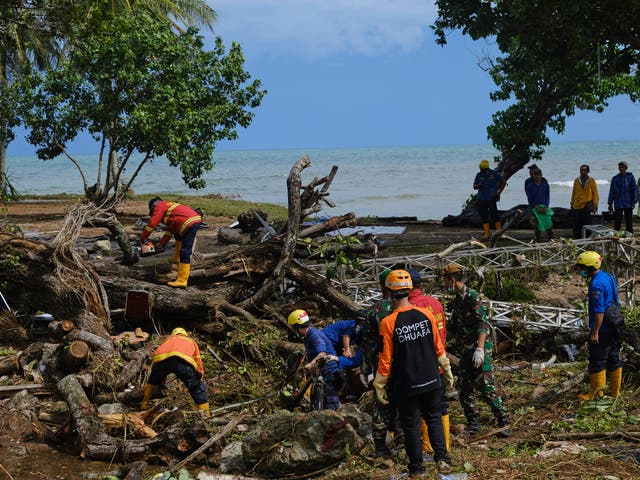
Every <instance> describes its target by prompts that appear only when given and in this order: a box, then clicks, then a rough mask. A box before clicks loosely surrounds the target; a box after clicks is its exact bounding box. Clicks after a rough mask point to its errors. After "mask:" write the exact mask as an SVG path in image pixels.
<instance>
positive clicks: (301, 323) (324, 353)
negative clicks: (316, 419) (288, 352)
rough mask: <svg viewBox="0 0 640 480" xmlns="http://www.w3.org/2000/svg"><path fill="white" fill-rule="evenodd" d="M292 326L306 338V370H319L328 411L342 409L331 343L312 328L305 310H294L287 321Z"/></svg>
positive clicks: (336, 367) (319, 331)
mask: <svg viewBox="0 0 640 480" xmlns="http://www.w3.org/2000/svg"><path fill="white" fill-rule="evenodd" d="M287 322H288V323H289V325H291V326H292V327H293V328H294V329H295V330H296V331H297V332H298V333H299V334H300V335H302V337H303V338H304V354H305V362H306V363H305V365H304V369H305V370H308V371H313V370H314V369H319V370H320V371H321V372H322V376H323V377H324V381H325V385H326V388H325V392H324V393H325V398H324V400H325V402H324V403H325V406H326V408H327V409H328V410H337V409H338V408H339V407H340V400H339V398H338V391H339V390H340V376H339V375H337V373H338V362H337V356H336V351H335V350H334V349H333V346H332V345H331V342H330V341H329V339H328V338H327V336H326V335H325V334H324V333H322V331H321V330H319V329H317V328H315V327H312V326H311V321H310V320H309V315H307V312H305V311H304V310H294V311H293V312H291V314H290V315H289V318H288V319H287Z"/></svg>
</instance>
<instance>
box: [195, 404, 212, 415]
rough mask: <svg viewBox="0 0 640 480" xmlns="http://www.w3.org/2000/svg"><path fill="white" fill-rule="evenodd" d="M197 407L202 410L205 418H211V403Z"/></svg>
mask: <svg viewBox="0 0 640 480" xmlns="http://www.w3.org/2000/svg"><path fill="white" fill-rule="evenodd" d="M196 407H198V410H202V412H203V413H204V416H205V418H211V410H209V402H205V403H201V404H199V405H196Z"/></svg>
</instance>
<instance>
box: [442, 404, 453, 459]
mask: <svg viewBox="0 0 640 480" xmlns="http://www.w3.org/2000/svg"><path fill="white" fill-rule="evenodd" d="M442 429H443V430H444V444H445V446H446V447H447V452H448V451H449V447H450V446H451V432H450V424H449V414H448V413H447V414H446V415H442Z"/></svg>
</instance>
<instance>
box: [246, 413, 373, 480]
mask: <svg viewBox="0 0 640 480" xmlns="http://www.w3.org/2000/svg"><path fill="white" fill-rule="evenodd" d="M370 435H371V417H370V416H369V415H367V414H366V413H362V412H360V411H359V410H358V409H357V408H356V407H354V406H351V407H343V409H341V410H339V411H337V412H334V411H332V410H323V411H320V412H311V413H308V414H307V413H298V412H294V413H292V412H289V411H286V410H281V411H278V412H276V413H274V414H272V415H269V416H267V417H265V418H264V419H263V420H262V421H261V422H260V423H258V424H256V426H255V428H254V429H252V430H251V431H250V432H249V433H248V434H247V435H246V436H245V438H244V441H243V442H242V456H243V461H244V463H245V464H246V465H248V466H250V467H251V469H252V472H253V473H258V474H267V475H284V474H288V473H296V474H301V473H309V472H313V471H317V470H320V469H322V468H325V467H329V466H331V465H334V464H336V463H338V462H340V461H341V460H343V459H344V458H345V456H346V455H347V452H349V453H351V454H354V453H356V452H358V451H360V450H361V449H362V448H363V447H364V446H365V445H366V444H367V441H368V438H369V436H370Z"/></svg>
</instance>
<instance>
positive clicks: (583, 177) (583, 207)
mask: <svg viewBox="0 0 640 480" xmlns="http://www.w3.org/2000/svg"><path fill="white" fill-rule="evenodd" d="M598 201H599V197H598V186H597V185H596V181H595V180H594V179H593V178H591V177H590V176H589V165H580V176H579V177H578V178H576V179H575V180H574V182H573V192H571V219H572V221H573V238H582V227H583V226H585V225H591V215H593V214H595V213H597V212H598Z"/></svg>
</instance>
